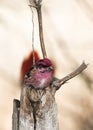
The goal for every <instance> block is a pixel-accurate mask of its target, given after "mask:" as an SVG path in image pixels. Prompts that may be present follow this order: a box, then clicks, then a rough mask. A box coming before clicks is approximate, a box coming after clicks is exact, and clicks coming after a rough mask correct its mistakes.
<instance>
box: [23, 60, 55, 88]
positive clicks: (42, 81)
mask: <svg viewBox="0 0 93 130" xmlns="http://www.w3.org/2000/svg"><path fill="white" fill-rule="evenodd" d="M53 72H54V68H53V65H52V62H51V61H50V60H49V59H47V58H45V59H40V60H38V61H37V62H36V63H35V65H34V66H33V68H32V69H31V71H29V73H28V74H27V75H26V76H25V79H24V83H25V84H26V85H30V86H33V87H34V88H36V89H38V88H46V87H48V86H50V83H51V81H52V78H53Z"/></svg>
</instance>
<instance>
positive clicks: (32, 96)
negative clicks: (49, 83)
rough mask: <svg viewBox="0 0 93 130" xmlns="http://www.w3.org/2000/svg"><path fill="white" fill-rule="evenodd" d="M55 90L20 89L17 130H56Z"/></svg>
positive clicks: (48, 88)
mask: <svg viewBox="0 0 93 130" xmlns="http://www.w3.org/2000/svg"><path fill="white" fill-rule="evenodd" d="M55 90H56V89H55V88H54V87H47V88H45V89H34V88H31V87H27V86H24V87H23V88H22V92H21V99H20V119H19V130H58V118H57V106H56V102H55V97H54V96H55Z"/></svg>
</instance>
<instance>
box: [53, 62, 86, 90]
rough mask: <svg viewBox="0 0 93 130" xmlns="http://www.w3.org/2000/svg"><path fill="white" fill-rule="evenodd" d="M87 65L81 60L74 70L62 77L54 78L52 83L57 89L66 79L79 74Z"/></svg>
mask: <svg viewBox="0 0 93 130" xmlns="http://www.w3.org/2000/svg"><path fill="white" fill-rule="evenodd" d="M87 66H88V65H87V64H85V62H83V63H82V64H81V65H80V66H79V67H78V68H77V69H76V70H75V71H73V72H72V73H70V74H68V75H67V76H65V77H64V78H62V79H57V78H54V81H53V83H52V85H53V86H55V87H56V88H57V89H59V88H60V87H61V85H63V84H65V83H66V82H67V81H68V80H70V79H72V78H74V77H75V76H77V75H79V74H80V73H81V72H82V71H83V70H85V69H86V68H87Z"/></svg>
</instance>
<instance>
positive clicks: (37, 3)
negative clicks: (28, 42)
mask: <svg viewBox="0 0 93 130" xmlns="http://www.w3.org/2000/svg"><path fill="white" fill-rule="evenodd" d="M29 1H30V0H29ZM41 2H42V0H34V2H33V3H34V4H33V5H32V4H31V5H29V6H30V7H34V8H36V10H37V15H38V23H39V37H40V45H41V50H42V54H43V58H46V57H47V54H46V49H45V44H44V35H43V24H42V11H41ZM30 3H31V1H30Z"/></svg>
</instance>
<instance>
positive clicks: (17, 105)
mask: <svg viewBox="0 0 93 130" xmlns="http://www.w3.org/2000/svg"><path fill="white" fill-rule="evenodd" d="M19 108H20V101H19V100H17V99H14V101H13V115H12V130H19Z"/></svg>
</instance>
